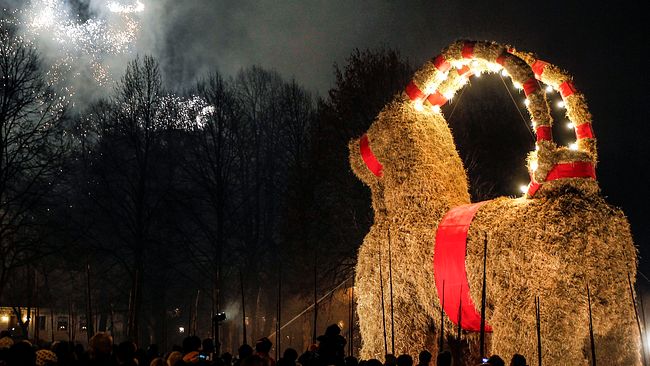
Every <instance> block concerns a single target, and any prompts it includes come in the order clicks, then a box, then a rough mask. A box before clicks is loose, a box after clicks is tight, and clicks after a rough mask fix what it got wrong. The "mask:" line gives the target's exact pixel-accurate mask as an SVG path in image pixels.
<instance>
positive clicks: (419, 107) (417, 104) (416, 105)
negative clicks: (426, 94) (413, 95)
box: [413, 99, 424, 112]
mask: <svg viewBox="0 0 650 366" xmlns="http://www.w3.org/2000/svg"><path fill="white" fill-rule="evenodd" d="M413 108H415V110H416V111H418V112H422V111H423V110H424V104H423V103H422V100H420V99H417V100H416V101H415V102H413Z"/></svg>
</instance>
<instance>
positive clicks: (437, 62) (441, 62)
mask: <svg viewBox="0 0 650 366" xmlns="http://www.w3.org/2000/svg"><path fill="white" fill-rule="evenodd" d="M433 66H435V67H436V69H438V70H440V71H441V72H445V71H447V70H449V69H450V68H451V64H450V63H449V62H448V61H447V60H446V59H445V56H443V55H438V56H436V58H435V59H433Z"/></svg>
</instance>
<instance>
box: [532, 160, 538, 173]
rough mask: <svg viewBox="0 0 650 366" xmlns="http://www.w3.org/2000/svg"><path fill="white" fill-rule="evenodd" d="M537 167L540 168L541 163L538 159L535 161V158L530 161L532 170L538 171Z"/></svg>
mask: <svg viewBox="0 0 650 366" xmlns="http://www.w3.org/2000/svg"><path fill="white" fill-rule="evenodd" d="M537 168H539V164H538V163H537V161H535V160H533V161H531V162H530V170H532V171H536V170H537Z"/></svg>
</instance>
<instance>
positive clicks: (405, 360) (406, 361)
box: [397, 354, 413, 366]
mask: <svg viewBox="0 0 650 366" xmlns="http://www.w3.org/2000/svg"><path fill="white" fill-rule="evenodd" d="M397 366H413V357H411V356H409V355H406V354H403V355H399V356H398V357H397Z"/></svg>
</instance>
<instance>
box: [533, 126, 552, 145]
mask: <svg viewBox="0 0 650 366" xmlns="http://www.w3.org/2000/svg"><path fill="white" fill-rule="evenodd" d="M535 135H536V136H537V141H542V140H546V141H551V140H553V136H552V131H551V126H537V128H535Z"/></svg>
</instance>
